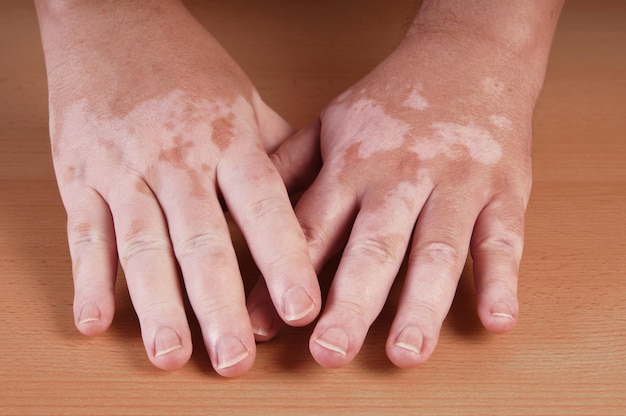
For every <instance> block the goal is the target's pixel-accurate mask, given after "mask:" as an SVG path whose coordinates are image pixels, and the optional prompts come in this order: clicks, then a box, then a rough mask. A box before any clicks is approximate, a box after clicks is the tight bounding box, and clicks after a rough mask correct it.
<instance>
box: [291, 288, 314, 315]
mask: <svg viewBox="0 0 626 416" xmlns="http://www.w3.org/2000/svg"><path fill="white" fill-rule="evenodd" d="M313 309H315V302H314V301H313V298H311V295H309V294H308V292H307V291H306V290H304V288H302V287H294V288H292V289H289V290H288V291H287V293H285V295H284V296H283V310H284V312H285V313H284V316H285V320H287V321H297V320H299V319H302V318H304V317H305V316H307V315H308V314H309V313H310V312H311V311H312V310H313Z"/></svg>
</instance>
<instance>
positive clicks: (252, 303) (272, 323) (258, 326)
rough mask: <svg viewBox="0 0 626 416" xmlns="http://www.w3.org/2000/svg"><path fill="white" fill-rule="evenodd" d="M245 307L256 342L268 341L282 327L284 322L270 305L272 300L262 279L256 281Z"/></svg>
mask: <svg viewBox="0 0 626 416" xmlns="http://www.w3.org/2000/svg"><path fill="white" fill-rule="evenodd" d="M247 307H248V311H249V312H248V313H249V315H250V322H251V324H252V330H253V332H254V338H255V340H256V341H258V342H263V341H269V340H270V339H272V338H274V337H275V336H276V335H277V334H278V333H279V332H280V330H281V328H282V327H283V326H284V322H283V321H282V319H281V318H280V315H279V314H278V312H276V308H274V306H273V304H272V298H271V296H270V293H269V290H268V289H267V285H266V284H265V281H264V280H263V279H259V280H258V281H257V283H256V285H255V286H254V288H253V289H252V291H251V292H250V294H249V295H248V303H247Z"/></svg>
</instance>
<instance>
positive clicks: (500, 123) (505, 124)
mask: <svg viewBox="0 0 626 416" xmlns="http://www.w3.org/2000/svg"><path fill="white" fill-rule="evenodd" d="M489 122H490V123H491V124H492V125H493V126H494V127H497V128H499V129H502V130H507V131H511V130H513V123H512V122H511V120H509V118H508V117H506V116H502V115H498V114H492V115H490V116H489Z"/></svg>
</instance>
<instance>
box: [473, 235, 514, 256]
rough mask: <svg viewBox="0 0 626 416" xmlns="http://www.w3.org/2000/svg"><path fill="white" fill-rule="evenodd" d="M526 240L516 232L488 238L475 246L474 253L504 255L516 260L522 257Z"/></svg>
mask: <svg viewBox="0 0 626 416" xmlns="http://www.w3.org/2000/svg"><path fill="white" fill-rule="evenodd" d="M523 246H524V240H523V237H522V236H521V235H519V234H518V233H516V232H509V233H500V234H498V235H495V236H488V237H485V238H483V239H482V240H480V241H478V242H477V243H476V244H474V247H473V251H474V252H479V253H494V252H496V253H502V254H505V255H508V256H512V257H515V258H518V257H521V255H522V250H523Z"/></svg>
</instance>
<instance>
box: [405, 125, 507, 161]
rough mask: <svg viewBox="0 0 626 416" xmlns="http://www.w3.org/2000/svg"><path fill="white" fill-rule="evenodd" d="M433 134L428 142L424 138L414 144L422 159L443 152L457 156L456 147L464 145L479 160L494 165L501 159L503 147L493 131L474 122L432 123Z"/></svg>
mask: <svg viewBox="0 0 626 416" xmlns="http://www.w3.org/2000/svg"><path fill="white" fill-rule="evenodd" d="M430 128H431V130H432V135H431V136H430V137H428V138H427V139H426V140H427V143H424V142H423V141H422V140H420V141H418V143H416V144H415V145H414V146H413V150H414V151H416V152H418V154H419V155H420V159H431V158H434V157H436V156H439V155H441V154H445V155H447V156H448V157H450V158H455V157H456V155H455V147H456V146H462V147H464V148H465V149H466V150H467V152H468V154H469V156H470V157H471V158H472V159H474V160H475V161H477V162H481V163H484V164H487V165H493V164H495V163H497V162H499V161H500V159H501V157H502V149H501V148H500V144H499V143H498V142H497V141H496V140H495V139H494V138H493V136H492V135H491V133H490V132H489V131H488V130H486V129H484V128H482V127H479V126H477V125H475V124H473V123H470V124H466V125H464V124H459V123H451V122H436V123H432V124H431V125H430Z"/></svg>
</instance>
